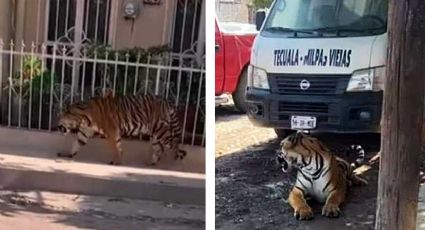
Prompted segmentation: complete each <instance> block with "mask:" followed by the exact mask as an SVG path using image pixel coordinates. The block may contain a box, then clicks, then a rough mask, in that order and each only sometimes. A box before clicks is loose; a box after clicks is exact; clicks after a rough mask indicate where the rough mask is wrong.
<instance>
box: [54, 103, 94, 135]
mask: <svg viewBox="0 0 425 230" xmlns="http://www.w3.org/2000/svg"><path fill="white" fill-rule="evenodd" d="M83 112H84V109H83V108H81V105H78V104H75V105H71V106H70V107H69V108H67V109H65V110H64V111H63V112H62V113H60V114H59V121H58V125H57V128H58V131H59V132H62V133H65V134H68V133H70V132H72V133H75V132H77V131H78V129H79V128H80V125H81V123H82V122H83V121H84V119H85V117H87V116H84V115H82V114H83Z"/></svg>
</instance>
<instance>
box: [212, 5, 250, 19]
mask: <svg viewBox="0 0 425 230" xmlns="http://www.w3.org/2000/svg"><path fill="white" fill-rule="evenodd" d="M249 2H250V0H239V1H238V0H235V1H233V2H232V1H223V0H215V12H216V15H217V17H218V19H219V20H220V21H221V22H242V23H252V15H250V8H249V6H248V3H249Z"/></svg>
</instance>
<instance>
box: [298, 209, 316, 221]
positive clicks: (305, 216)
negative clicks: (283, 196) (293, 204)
mask: <svg viewBox="0 0 425 230" xmlns="http://www.w3.org/2000/svg"><path fill="white" fill-rule="evenodd" d="M294 216H295V218H296V219H297V220H311V219H313V211H312V210H311V208H310V207H309V206H304V207H301V208H298V209H296V210H295V212H294Z"/></svg>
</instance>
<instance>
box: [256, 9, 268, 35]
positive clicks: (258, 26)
mask: <svg viewBox="0 0 425 230" xmlns="http://www.w3.org/2000/svg"><path fill="white" fill-rule="evenodd" d="M265 18H266V12H265V11H264V10H259V11H257V12H255V27H256V29H257V30H260V29H261V26H262V25H263V22H264V19H265Z"/></svg>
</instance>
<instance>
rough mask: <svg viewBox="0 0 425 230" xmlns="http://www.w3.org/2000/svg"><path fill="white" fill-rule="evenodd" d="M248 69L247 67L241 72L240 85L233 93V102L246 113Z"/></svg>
mask: <svg viewBox="0 0 425 230" xmlns="http://www.w3.org/2000/svg"><path fill="white" fill-rule="evenodd" d="M247 75H248V71H247V69H246V68H245V69H244V71H243V72H242V74H241V77H240V79H239V84H238V87H237V88H236V91H235V92H234V93H233V94H232V98H233V102H234V103H235V107H236V109H237V110H239V111H241V112H244V113H246V111H247V110H248V109H247V104H246V86H247V78H248V76H247Z"/></svg>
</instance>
